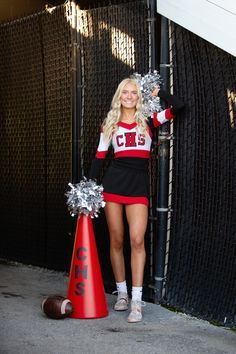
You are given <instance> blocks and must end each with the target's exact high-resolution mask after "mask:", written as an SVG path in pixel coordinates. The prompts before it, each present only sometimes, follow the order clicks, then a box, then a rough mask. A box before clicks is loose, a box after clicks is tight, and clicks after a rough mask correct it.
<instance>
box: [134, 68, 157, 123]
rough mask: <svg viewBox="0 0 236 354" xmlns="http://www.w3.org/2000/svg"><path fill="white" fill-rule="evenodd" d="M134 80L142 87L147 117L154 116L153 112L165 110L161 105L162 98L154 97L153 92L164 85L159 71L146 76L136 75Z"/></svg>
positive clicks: (144, 109)
mask: <svg viewBox="0 0 236 354" xmlns="http://www.w3.org/2000/svg"><path fill="white" fill-rule="evenodd" d="M131 77H132V79H134V80H136V81H137V83H138V85H139V86H140V89H141V92H142V96H143V114H144V116H146V117H150V116H152V113H153V112H160V111H162V110H163V108H162V107H161V104H160V98H159V97H156V96H152V95H151V93H152V91H153V90H154V89H155V88H156V87H158V86H161V84H162V79H161V76H160V75H159V74H158V71H156V70H154V71H153V72H151V71H150V72H148V74H146V75H143V76H142V75H141V74H138V73H134V74H133V75H132V76H131Z"/></svg>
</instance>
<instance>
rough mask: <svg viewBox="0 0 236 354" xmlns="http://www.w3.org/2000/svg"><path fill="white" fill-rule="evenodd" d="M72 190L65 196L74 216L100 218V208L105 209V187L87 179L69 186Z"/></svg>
mask: <svg viewBox="0 0 236 354" xmlns="http://www.w3.org/2000/svg"><path fill="white" fill-rule="evenodd" d="M68 185H69V187H70V188H71V190H70V191H69V192H67V193H66V194H65V195H66V196H67V197H68V200H67V205H68V209H69V212H70V214H71V215H72V216H75V215H80V214H85V215H87V216H91V217H92V218H93V217H96V218H97V217H98V212H99V209H100V208H104V206H105V204H106V203H105V202H104V200H103V194H102V192H103V186H102V185H97V184H96V182H95V181H93V180H91V179H89V180H87V179H86V178H85V177H84V178H83V179H82V180H81V181H80V182H79V183H77V184H72V183H69V184H68Z"/></svg>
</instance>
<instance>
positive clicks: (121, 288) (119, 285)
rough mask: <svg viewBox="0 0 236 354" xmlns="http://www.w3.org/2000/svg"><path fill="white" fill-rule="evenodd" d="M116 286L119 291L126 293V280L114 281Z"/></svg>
mask: <svg viewBox="0 0 236 354" xmlns="http://www.w3.org/2000/svg"><path fill="white" fill-rule="evenodd" d="M116 288H117V291H118V292H119V293H126V294H127V285H126V280H124V281H122V282H120V283H116Z"/></svg>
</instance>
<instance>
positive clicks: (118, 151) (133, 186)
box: [89, 90, 179, 205]
mask: <svg viewBox="0 0 236 354" xmlns="http://www.w3.org/2000/svg"><path fill="white" fill-rule="evenodd" d="M161 91H162V90H160V91H159V96H160V97H161V95H160V93H163V91H162V92H161ZM163 95H167V96H168V98H169V96H170V97H172V98H173V97H174V96H171V95H168V94H166V93H165V92H164V93H163ZM174 98H175V97H174ZM175 99H176V98H175ZM168 101H169V100H168ZM172 101H173V100H172ZM178 104H179V101H178ZM176 106H177V104H176ZM175 114H176V107H172V108H167V109H165V110H163V111H161V112H159V113H154V114H153V117H151V118H149V119H148V122H147V123H148V124H147V130H146V132H145V133H140V132H139V130H138V127H137V123H136V122H134V123H131V124H129V123H124V122H118V124H117V130H116V132H115V133H114V134H113V136H112V139H111V141H108V140H107V139H106V137H105V136H104V133H103V131H101V133H100V140H99V144H98V148H97V152H96V158H95V160H93V162H92V166H91V170H90V173H89V178H97V177H98V175H99V173H100V170H101V167H102V165H103V161H104V159H105V157H106V155H107V153H108V149H109V147H110V145H112V147H113V151H114V159H113V161H112V163H111V164H110V166H109V168H108V169H107V171H106V173H105V176H104V178H103V180H102V184H103V187H104V192H103V194H104V200H105V201H109V202H115V203H120V204H145V205H148V195H149V187H148V186H149V183H148V174H147V161H148V159H149V157H150V150H151V143H152V128H157V127H158V126H160V125H161V124H163V123H165V122H167V121H168V120H170V119H171V118H173V117H174V116H175Z"/></svg>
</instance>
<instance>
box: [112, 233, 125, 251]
mask: <svg viewBox="0 0 236 354" xmlns="http://www.w3.org/2000/svg"><path fill="white" fill-rule="evenodd" d="M123 245H124V241H123V235H122V234H120V233H119V232H115V231H113V232H112V233H111V234H110V248H111V249H113V250H117V251H119V250H122V249H123Z"/></svg>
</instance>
